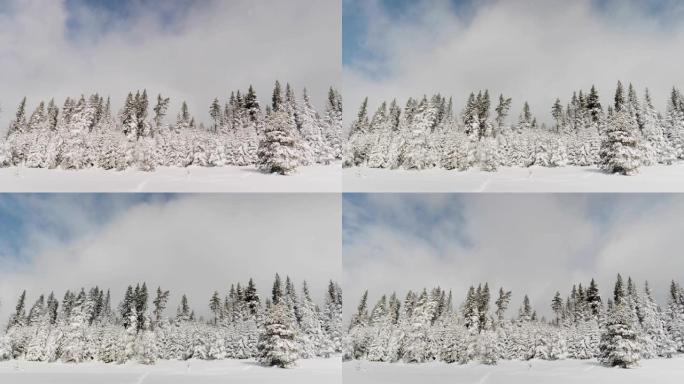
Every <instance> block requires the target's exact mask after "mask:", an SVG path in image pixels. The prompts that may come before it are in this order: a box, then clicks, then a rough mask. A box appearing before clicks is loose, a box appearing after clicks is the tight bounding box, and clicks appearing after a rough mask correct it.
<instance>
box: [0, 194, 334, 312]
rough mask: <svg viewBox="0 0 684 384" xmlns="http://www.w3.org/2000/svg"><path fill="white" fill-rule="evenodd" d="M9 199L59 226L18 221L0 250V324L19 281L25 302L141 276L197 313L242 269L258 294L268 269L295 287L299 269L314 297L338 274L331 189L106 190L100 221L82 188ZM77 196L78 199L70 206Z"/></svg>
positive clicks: (119, 285)
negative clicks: (16, 245) (129, 197)
mask: <svg viewBox="0 0 684 384" xmlns="http://www.w3.org/2000/svg"><path fill="white" fill-rule="evenodd" d="M105 196H111V195H105ZM98 198H99V199H102V198H103V197H102V196H100V197H98ZM19 199H28V200H29V202H27V203H21V205H22V206H24V207H33V209H36V210H38V211H39V212H36V211H32V210H31V209H27V210H26V211H25V212H24V215H26V216H27V217H29V216H32V215H34V214H35V215H38V216H41V215H44V214H45V213H48V212H49V213H50V214H51V215H55V216H54V217H55V218H54V220H53V222H54V223H63V226H64V227H68V228H69V230H68V231H67V232H68V233H69V235H68V236H64V235H62V233H63V232H60V231H54V230H48V229H47V228H45V227H43V228H42V229H41V225H39V224H38V223H36V224H35V225H33V224H32V225H29V226H27V227H26V228H25V233H26V237H25V241H26V248H27V249H25V250H24V252H22V254H21V255H17V254H13V255H8V254H4V255H3V257H2V264H1V266H0V301H1V302H0V324H2V323H4V322H5V321H6V319H7V316H8V314H9V313H10V311H11V310H12V309H13V307H14V305H15V303H16V298H17V297H18V294H19V293H20V290H22V289H26V290H27V291H28V296H29V297H28V301H29V304H28V305H31V304H32V303H33V301H34V300H35V299H36V298H37V296H38V295H39V294H40V293H49V291H50V290H54V291H55V293H56V294H57V295H58V296H59V298H60V299H61V296H62V295H63V293H64V292H65V290H66V289H72V290H73V289H79V288H80V287H81V286H85V287H89V286H94V285H99V286H100V287H106V288H111V289H112V294H113V299H114V304H116V303H118V301H119V300H120V299H121V296H122V294H123V292H124V290H125V288H126V286H127V285H128V284H132V283H136V282H140V281H146V282H147V285H148V287H149V288H150V289H156V287H157V286H158V285H161V286H162V287H163V288H165V289H169V290H171V298H170V300H169V309H170V310H171V311H174V310H175V308H176V306H177V305H178V302H179V300H180V295H181V294H182V293H186V294H188V299H189V301H190V304H191V306H192V307H193V309H194V310H195V311H196V312H197V313H198V314H206V313H207V312H208V309H207V308H208V300H209V297H210V295H211V293H212V292H213V291H214V290H219V292H222V293H224V294H225V293H227V291H228V289H229V287H230V284H231V283H235V282H238V281H240V282H242V283H243V284H244V283H245V282H246V281H247V280H248V279H249V277H253V278H254V281H255V283H256V285H257V289H258V290H259V293H260V294H262V295H263V296H262V297H264V298H265V297H266V295H269V294H270V289H271V284H272V282H273V275H274V274H275V273H276V272H278V273H280V274H281V275H283V276H284V275H289V276H290V277H292V278H293V279H294V281H295V282H296V284H297V288H298V289H300V288H301V286H300V284H301V281H302V280H304V279H306V280H307V281H308V282H309V284H310V289H311V292H312V295H313V297H314V299H315V300H317V301H318V302H322V300H323V297H324V293H325V291H326V288H327V282H328V280H329V279H331V278H332V279H336V280H338V279H339V278H340V275H341V271H340V247H341V244H340V243H341V239H340V231H341V224H340V220H339V217H340V214H341V212H340V197H339V196H338V195H334V194H317V195H301V194H293V195H289V194H277V195H269V194H257V195H254V194H252V195H241V194H228V195H225V194H224V195H182V196H181V197H177V198H172V199H168V198H164V197H163V196H162V197H158V198H152V199H148V200H146V201H141V202H136V203H134V204H130V202H123V201H122V198H120V197H116V196H111V199H110V201H104V202H101V203H100V204H101V205H102V204H104V205H110V207H109V208H108V209H110V210H112V211H113V208H114V207H121V208H120V209H119V208H117V211H116V213H111V214H108V215H107V216H108V219H107V220H105V221H104V222H102V223H98V220H97V219H95V218H93V217H92V216H96V215H90V214H87V213H86V212H85V210H87V209H88V208H90V207H92V205H91V204H88V203H87V202H88V201H89V199H90V198H89V197H88V196H85V197H84V196H78V195H70V196H56V197H54V196H50V197H35V196H29V197H19ZM105 199H108V198H106V197H105ZM80 201H84V202H86V203H85V204H83V205H82V206H81V208H78V206H79V202H80ZM15 204H16V202H15ZM126 205H128V206H126ZM55 207H58V208H55ZM41 212H42V213H41ZM27 220H30V219H27ZM56 225H59V224H56ZM51 226H52V225H51Z"/></svg>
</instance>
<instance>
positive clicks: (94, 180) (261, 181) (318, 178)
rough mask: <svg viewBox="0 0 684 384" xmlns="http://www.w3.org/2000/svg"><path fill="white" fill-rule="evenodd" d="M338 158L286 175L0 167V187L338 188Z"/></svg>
mask: <svg viewBox="0 0 684 384" xmlns="http://www.w3.org/2000/svg"><path fill="white" fill-rule="evenodd" d="M340 175H341V170H340V165H339V162H338V163H335V164H332V165H310V166H303V167H299V168H297V171H296V172H295V173H293V174H291V175H288V176H280V175H277V174H267V173H263V172H261V171H259V170H258V169H257V168H256V167H255V166H243V167H238V166H224V167H196V166H191V167H187V168H176V167H160V168H157V169H156V170H154V171H151V172H145V171H139V170H133V169H127V170H124V171H114V170H104V169H96V168H89V169H81V170H77V171H74V170H62V169H42V168H25V167H9V168H0V191H2V192H38V191H40V192H339V191H341V190H342V180H341V176H340Z"/></svg>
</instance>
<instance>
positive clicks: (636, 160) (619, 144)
mask: <svg viewBox="0 0 684 384" xmlns="http://www.w3.org/2000/svg"><path fill="white" fill-rule="evenodd" d="M616 98H617V96H616ZM638 144H639V143H638V138H637V135H636V127H635V126H634V124H632V120H631V119H630V117H629V114H628V113H627V112H626V111H624V110H620V111H616V112H615V114H614V115H613V118H612V119H611V121H610V123H609V125H608V129H607V131H606V134H605V136H604V137H603V139H602V142H601V153H600V167H601V168H602V169H603V170H605V171H606V172H609V173H620V174H623V175H634V174H636V173H637V172H638V170H639V165H640V163H641V158H640V155H641V154H640V150H639V147H638Z"/></svg>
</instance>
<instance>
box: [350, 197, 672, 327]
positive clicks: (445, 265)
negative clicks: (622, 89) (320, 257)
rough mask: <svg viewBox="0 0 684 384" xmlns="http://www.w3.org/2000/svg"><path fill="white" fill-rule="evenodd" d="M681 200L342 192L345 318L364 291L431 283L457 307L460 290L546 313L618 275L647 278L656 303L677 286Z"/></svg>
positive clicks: (607, 293)
mask: <svg viewBox="0 0 684 384" xmlns="http://www.w3.org/2000/svg"><path fill="white" fill-rule="evenodd" d="M683 215H684V197H683V196H679V195H660V194H644V195H639V194H626V195H610V194H585V195H582V194H565V195H564V194H451V195H442V194H427V195H422V194H368V195H357V194H347V195H345V197H344V200H343V251H342V255H343V256H342V262H343V282H344V283H343V287H344V289H345V295H346V296H345V303H344V305H345V319H348V318H349V314H350V313H352V311H353V310H354V309H355V307H356V306H357V304H358V300H359V298H360V296H361V294H362V293H363V290H364V289H366V288H368V289H369V301H370V303H369V306H370V307H371V308H372V306H373V305H375V301H377V299H378V298H379V296H380V295H381V294H382V293H388V294H389V293H391V292H392V291H396V292H397V293H398V294H399V295H400V296H401V298H402V300H403V298H404V296H405V294H406V292H408V290H409V289H412V290H419V289H422V288H423V287H427V288H428V289H429V288H431V287H434V286H437V285H440V286H441V287H442V288H445V289H451V290H453V294H454V305H455V306H459V305H460V304H461V303H462V301H463V300H464V298H465V294H466V291H467V289H468V287H469V286H470V285H476V284H478V283H479V282H482V283H484V282H488V283H489V285H490V288H491V290H492V291H497V292H498V289H499V287H500V286H503V287H505V288H506V289H508V290H512V291H513V297H512V301H511V305H510V308H509V310H508V313H507V315H509V316H513V315H515V314H517V310H518V308H519V307H520V305H521V303H522V299H523V295H524V294H525V293H527V294H529V296H530V300H531V302H532V305H533V306H534V308H535V309H536V310H537V311H538V312H539V313H540V314H546V315H548V314H549V313H550V312H551V311H550V309H549V305H550V301H551V299H552V297H553V295H554V293H555V292H556V291H560V292H561V294H562V295H563V296H564V297H565V296H567V295H568V293H569V291H570V289H571V288H572V284H573V283H579V282H582V283H583V285H586V284H588V283H589V281H590V280H591V278H592V277H593V278H595V279H596V282H597V283H598V286H599V289H600V293H601V295H602V296H603V298H604V301H605V300H606V299H607V298H610V297H611V295H612V290H613V285H614V282H615V277H616V274H617V273H618V272H620V273H622V274H623V276H624V277H625V278H626V277H627V276H628V275H631V276H632V278H633V279H634V280H635V282H637V283H638V288H639V290H640V291H641V290H642V289H643V283H644V281H645V280H648V281H649V284H650V285H651V289H652V291H653V292H654V294H655V296H656V299H657V300H658V301H659V302H660V303H661V304H665V303H666V298H667V293H668V292H669V283H670V281H671V280H672V279H675V280H677V281H679V282H680V283H684V257H682V255H681V253H682V246H681V244H682V241H681V237H682V233H684V222H683V221H682V219H681V218H682V216H683Z"/></svg>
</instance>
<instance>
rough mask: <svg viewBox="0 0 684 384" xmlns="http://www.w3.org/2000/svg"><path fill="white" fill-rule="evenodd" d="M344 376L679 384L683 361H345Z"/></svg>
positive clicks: (357, 383) (438, 381) (494, 383)
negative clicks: (625, 364)
mask: <svg viewBox="0 0 684 384" xmlns="http://www.w3.org/2000/svg"><path fill="white" fill-rule="evenodd" d="M342 375H343V376H344V382H345V383H353V384H366V383H368V384H370V383H373V384H379V383H392V384H401V383H430V384H442V383H449V384H453V383H459V384H469V383H473V384H485V383H486V384H515V383H530V384H531V383H553V384H566V383H567V384H570V383H572V384H575V383H582V384H604V383H620V384H632V383H633V384H642V383H658V384H670V383H672V384H675V383H678V384H681V383H684V357H681V356H680V357H676V358H673V359H653V360H643V361H641V366H640V367H638V368H636V369H622V368H606V367H603V366H600V365H599V364H598V362H596V360H561V361H544V360H531V361H500V362H499V363H498V364H497V365H495V366H488V365H483V364H478V363H471V364H467V365H458V364H446V363H425V364H402V363H374V362H367V361H348V362H344V363H342Z"/></svg>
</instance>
